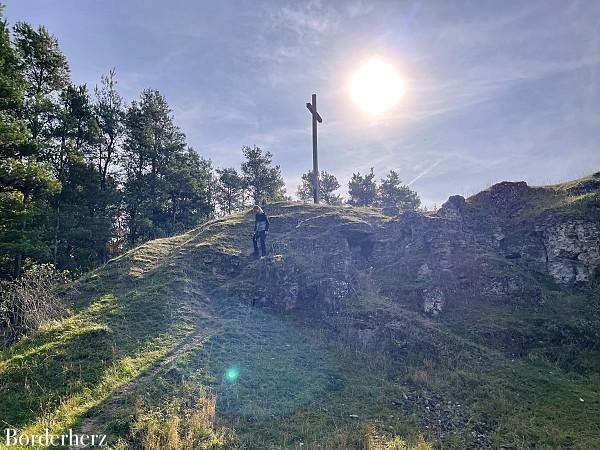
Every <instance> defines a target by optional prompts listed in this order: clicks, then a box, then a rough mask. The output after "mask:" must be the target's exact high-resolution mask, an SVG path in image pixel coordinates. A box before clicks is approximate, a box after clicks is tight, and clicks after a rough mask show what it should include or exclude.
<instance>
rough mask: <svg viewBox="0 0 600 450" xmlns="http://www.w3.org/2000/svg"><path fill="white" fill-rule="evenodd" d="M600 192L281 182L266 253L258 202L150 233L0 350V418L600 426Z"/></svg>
mask: <svg viewBox="0 0 600 450" xmlns="http://www.w3.org/2000/svg"><path fill="white" fill-rule="evenodd" d="M599 192H600V175H599V174H596V175H593V176H590V177H588V178H584V179H581V180H577V181H573V182H570V183H565V184H561V185H556V186H546V187H528V186H527V185H525V184H524V183H500V184H498V185H495V186H492V187H491V188H490V189H488V190H486V191H483V192H481V193H479V194H477V195H475V196H473V197H471V198H469V199H463V198H462V197H451V198H450V200H449V201H448V202H447V203H446V204H444V206H443V207H442V208H441V209H440V210H439V211H437V212H435V213H427V214H418V213H407V214H403V215H400V216H398V217H387V216H384V215H383V214H381V213H380V212H379V211H378V210H375V209H367V208H364V209H363V208H349V207H333V206H313V205H306V204H300V203H276V204H272V205H269V206H267V207H266V212H267V213H268V214H269V215H270V218H271V222H272V223H271V230H272V231H271V233H270V235H269V244H270V249H271V254H270V255H269V256H268V257H266V258H263V259H260V260H255V259H254V258H253V257H252V256H250V252H251V242H250V237H251V230H252V224H253V217H251V216H250V215H249V214H246V215H232V216H227V217H225V218H222V219H219V220H215V221H212V222H209V223H207V224H204V225H202V226H200V227H198V228H196V229H194V230H191V231H189V232H187V233H185V234H182V235H179V236H177V237H173V238H169V239H159V240H155V241H151V242H148V243H146V244H143V245H141V246H139V247H137V248H135V249H133V250H131V251H129V252H128V253H126V254H124V255H122V256H121V257H118V258H116V259H113V260H111V261H109V262H108V263H107V264H106V265H104V266H102V267H101V268H99V269H97V270H95V271H93V272H90V273H88V274H87V275H85V276H83V277H82V278H80V279H79V280H78V281H77V282H75V283H73V284H72V285H71V286H70V289H69V291H68V292H67V293H66V294H65V295H66V296H67V298H68V299H69V302H70V312H69V314H68V315H66V316H65V317H64V318H63V319H61V320H58V321H56V322H53V323H52V324H51V325H50V326H47V327H45V328H44V329H42V330H41V331H39V332H37V333H35V334H33V335H31V336H28V337H25V338H23V339H21V340H19V341H18V342H16V343H15V344H13V345H12V346H11V347H9V348H8V349H7V350H5V351H4V352H3V353H2V354H0V421H1V422H2V424H3V427H8V426H10V427H18V428H22V429H23V430H25V431H27V432H34V431H38V432H40V431H42V430H43V429H44V428H50V430H51V431H53V432H56V433H59V432H61V431H64V430H67V429H69V428H73V429H75V430H79V431H80V432H87V433H90V434H91V433H95V434H98V433H107V434H108V435H109V440H110V445H111V447H112V448H115V449H125V448H139V449H158V448H173V449H175V448H177V449H186V448H190V449H192V448H205V449H233V448H246V449H280V448H281V449H283V448H307V449H317V448H321V449H404V448H411V449H412V448H418V449H421V450H424V449H427V448H431V446H432V448H435V449H465V448H470V449H492V448H493V449H530V448H536V449H548V450H550V449H563V448H564V449H586V450H587V449H593V448H600V423H599V422H598V420H597V417H598V416H599V415H600V346H599V344H600V331H599V330H600V295H599V293H600V291H599V287H598V276H597V266H598V264H599V263H600V256H599V254H600V240H599V236H600V228H599V227H600V225H599V220H598V217H599V216H598V212H599V211H600V209H599V206H600V200H599ZM12 448H15V447H12Z"/></svg>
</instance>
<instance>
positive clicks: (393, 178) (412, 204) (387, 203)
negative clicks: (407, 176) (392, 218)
mask: <svg viewBox="0 0 600 450" xmlns="http://www.w3.org/2000/svg"><path fill="white" fill-rule="evenodd" d="M377 194H378V196H377V205H378V206H380V207H382V208H383V209H384V211H389V212H391V213H392V214H398V213H399V212H400V211H407V210H410V211H416V210H417V209H418V208H419V206H420V205H421V199H419V196H418V195H417V193H416V192H415V191H412V190H411V189H410V188H409V187H408V186H406V185H403V184H402V181H401V180H400V176H399V175H398V173H397V172H396V171H395V170H390V171H389V173H388V174H387V176H386V178H384V179H382V180H381V184H380V185H379V186H378V187H377Z"/></svg>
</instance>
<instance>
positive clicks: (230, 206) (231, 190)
mask: <svg viewBox="0 0 600 450" xmlns="http://www.w3.org/2000/svg"><path fill="white" fill-rule="evenodd" d="M216 198H217V204H218V205H219V209H220V210H221V212H223V213H225V214H231V213H233V212H235V211H237V210H238V209H240V208H242V207H243V204H244V180H243V178H242V177H241V176H240V174H239V173H238V172H237V170H235V169H234V168H233V167H229V168H225V169H217V194H216Z"/></svg>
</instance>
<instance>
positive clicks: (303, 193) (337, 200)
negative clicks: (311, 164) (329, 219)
mask: <svg viewBox="0 0 600 450" xmlns="http://www.w3.org/2000/svg"><path fill="white" fill-rule="evenodd" d="M339 188H340V183H339V182H338V180H337V178H336V177H335V175H333V174H330V173H328V172H326V171H324V170H322V171H321V176H320V179H319V198H320V199H321V200H322V201H323V202H324V203H326V204H328V205H341V204H342V197H341V196H340V195H338V194H334V192H335V191H336V190H338V189H339ZM296 195H297V196H298V198H299V199H300V200H302V201H304V202H307V201H312V199H313V185H312V170H311V171H310V172H308V173H305V174H303V175H302V184H301V185H300V186H298V190H297V191H296Z"/></svg>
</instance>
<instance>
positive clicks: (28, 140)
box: [0, 9, 60, 278]
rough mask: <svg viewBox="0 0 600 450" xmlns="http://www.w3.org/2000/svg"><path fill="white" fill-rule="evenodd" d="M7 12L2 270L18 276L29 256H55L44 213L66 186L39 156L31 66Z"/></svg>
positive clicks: (0, 110) (1, 100) (1, 66)
mask: <svg viewBox="0 0 600 450" xmlns="http://www.w3.org/2000/svg"><path fill="white" fill-rule="evenodd" d="M1 16H2V11H1V9H0V153H1V154H2V158H1V159H0V275H1V276H3V277H7V276H9V273H11V272H12V275H13V276H14V277H17V278H18V277H19V276H20V274H21V271H22V267H23V264H24V262H25V261H26V260H27V257H30V258H34V257H38V258H45V257H48V256H49V253H50V251H49V250H50V249H49V247H48V245H47V244H48V242H47V233H46V228H45V226H44V223H43V222H42V221H41V220H40V218H41V217H43V215H44V213H45V211H46V208H47V203H46V198H47V196H48V195H50V194H52V193H53V192H56V191H58V190H59V188H60V186H59V184H58V183H57V181H56V179H55V178H54V176H53V175H52V173H51V171H50V169H49V167H48V166H47V165H46V164H43V163H40V162H39V159H40V147H39V146H38V145H36V142H35V141H34V140H33V139H32V132H31V129H30V127H29V126H28V125H29V123H28V121H26V120H24V119H23V118H24V117H27V116H28V115H27V112H26V100H27V92H28V91H27V89H28V83H27V78H26V77H27V74H28V73H30V72H29V71H28V67H27V66H26V65H25V64H24V60H23V57H22V53H21V49H20V48H19V47H17V48H15V47H14V46H13V45H12V44H11V42H10V38H9V31H8V25H7V23H6V21H4V20H2V17H1ZM16 36H17V38H18V37H19V35H18V33H17V34H16ZM27 261H29V260H27ZM11 267H12V270H11Z"/></svg>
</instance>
